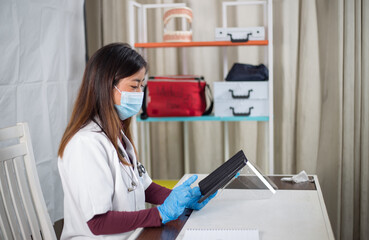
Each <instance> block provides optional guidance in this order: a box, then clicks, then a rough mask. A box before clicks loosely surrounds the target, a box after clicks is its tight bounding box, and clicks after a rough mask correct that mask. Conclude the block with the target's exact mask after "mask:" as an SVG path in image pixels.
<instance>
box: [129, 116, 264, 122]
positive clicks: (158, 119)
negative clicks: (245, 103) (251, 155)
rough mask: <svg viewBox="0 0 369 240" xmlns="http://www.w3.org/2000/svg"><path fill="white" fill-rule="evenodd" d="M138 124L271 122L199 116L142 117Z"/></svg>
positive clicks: (251, 118) (255, 118)
mask: <svg viewBox="0 0 369 240" xmlns="http://www.w3.org/2000/svg"><path fill="white" fill-rule="evenodd" d="M136 120H137V122H196V121H221V122H238V121H259V122H267V121H269V117H268V116H265V117H264V116H263V117H216V116H199V117H149V118H147V119H145V120H142V119H141V117H140V116H137V118H136Z"/></svg>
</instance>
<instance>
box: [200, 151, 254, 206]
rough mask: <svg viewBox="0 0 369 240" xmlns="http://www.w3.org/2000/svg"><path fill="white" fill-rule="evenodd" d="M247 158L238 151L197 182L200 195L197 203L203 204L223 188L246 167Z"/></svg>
mask: <svg viewBox="0 0 369 240" xmlns="http://www.w3.org/2000/svg"><path fill="white" fill-rule="evenodd" d="M246 163H247V158H246V156H245V154H244V153H243V151H242V150H241V151H239V152H238V153H236V154H235V155H234V156H233V157H231V158H230V159H229V160H227V161H226V162H225V163H223V164H222V165H220V166H219V167H218V168H217V169H215V170H214V171H213V172H212V173H210V174H209V175H208V176H207V177H206V178H204V179H203V180H201V181H200V182H199V187H200V191H201V194H202V195H203V196H202V197H201V198H200V200H199V201H198V203H201V202H203V201H204V200H205V199H207V198H208V197H209V196H210V195H211V194H213V193H215V192H216V191H217V190H218V189H220V188H222V187H224V186H225V185H226V184H227V183H228V182H229V181H230V180H232V178H233V177H234V176H235V175H236V174H237V173H238V172H239V171H240V170H241V169H242V168H243V167H244V166H245V165H246Z"/></svg>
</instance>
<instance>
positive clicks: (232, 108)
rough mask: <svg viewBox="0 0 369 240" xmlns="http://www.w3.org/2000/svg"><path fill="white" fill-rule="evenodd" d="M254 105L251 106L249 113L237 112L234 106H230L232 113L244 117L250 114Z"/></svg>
mask: <svg viewBox="0 0 369 240" xmlns="http://www.w3.org/2000/svg"><path fill="white" fill-rule="evenodd" d="M253 108H254V107H249V112H247V113H237V112H235V111H234V107H229V109H231V110H232V114H233V116H243V117H247V116H250V114H251V110H252V109H253Z"/></svg>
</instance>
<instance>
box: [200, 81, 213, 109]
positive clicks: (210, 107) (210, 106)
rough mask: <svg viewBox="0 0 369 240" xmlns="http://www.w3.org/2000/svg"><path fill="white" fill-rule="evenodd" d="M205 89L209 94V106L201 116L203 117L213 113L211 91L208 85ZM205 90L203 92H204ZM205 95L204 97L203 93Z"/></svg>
mask: <svg viewBox="0 0 369 240" xmlns="http://www.w3.org/2000/svg"><path fill="white" fill-rule="evenodd" d="M205 88H206V89H208V92H209V93H210V94H209V99H210V105H209V108H208V109H206V110H205V112H204V113H203V114H202V115H203V116H204V115H210V113H211V112H212V111H213V106H214V101H213V94H211V89H210V86H209V84H206V86H205ZM206 89H205V91H206ZM205 95H206V93H205Z"/></svg>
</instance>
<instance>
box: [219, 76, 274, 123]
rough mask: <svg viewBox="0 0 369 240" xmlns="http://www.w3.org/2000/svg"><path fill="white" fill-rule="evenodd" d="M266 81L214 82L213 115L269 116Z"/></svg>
mask: <svg viewBox="0 0 369 240" xmlns="http://www.w3.org/2000/svg"><path fill="white" fill-rule="evenodd" d="M268 104H269V101H268V82H267V81H265V82H215V83H214V115H215V116H218V117H230V116H250V117H264V116H269V105H268Z"/></svg>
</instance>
